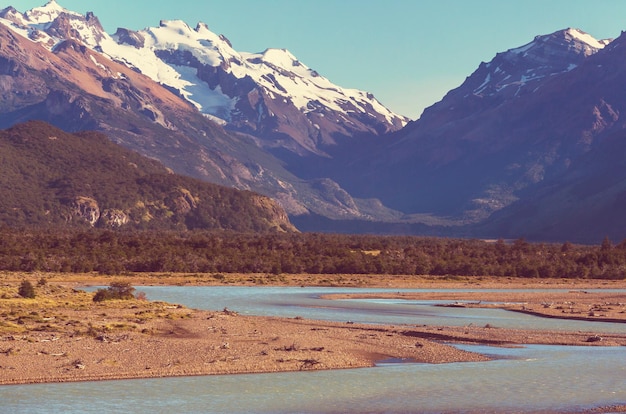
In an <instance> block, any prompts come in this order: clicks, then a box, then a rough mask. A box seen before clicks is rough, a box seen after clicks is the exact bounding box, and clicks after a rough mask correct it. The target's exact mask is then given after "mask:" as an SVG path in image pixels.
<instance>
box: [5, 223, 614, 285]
mask: <svg viewBox="0 0 626 414" xmlns="http://www.w3.org/2000/svg"><path fill="white" fill-rule="evenodd" d="M0 270H4V271H27V272H31V271H50V272H93V271H95V272H100V273H103V274H120V273H125V272H189V273H231V272H237V273H269V274H280V273H310V274H339V273H341V274H403V275H459V276H460V275H463V276H515V277H526V278H553V277H557V278H596V279H624V278H626V240H625V241H622V242H621V243H619V244H617V245H613V243H611V241H609V240H608V239H605V240H604V241H603V242H602V244H601V245H598V246H581V245H574V244H571V243H563V244H543V243H529V242H526V241H525V240H523V239H519V240H515V241H511V242H505V241H502V240H499V241H495V242H487V241H482V240H466V239H444V238H424V237H408V236H407V237H404V236H393V237H386V236H371V235H338V234H317V233H294V234H280V233H276V234H274V233H271V234H270V233H268V234H242V233H228V232H206V231H203V232H201V231H186V232H163V231H158V232H157V231H135V232H130V231H129V232H119V231H110V230H88V231H83V230H71V231H70V230H62V231H58V230H55V231H52V230H41V231H35V230H32V229H29V230H16V229H13V228H8V227H7V228H0Z"/></svg>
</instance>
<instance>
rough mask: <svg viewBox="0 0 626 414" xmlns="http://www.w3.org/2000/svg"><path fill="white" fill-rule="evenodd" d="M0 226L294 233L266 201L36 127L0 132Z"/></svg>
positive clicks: (101, 139)
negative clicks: (274, 231)
mask: <svg viewBox="0 0 626 414" xmlns="http://www.w3.org/2000/svg"><path fill="white" fill-rule="evenodd" d="M0 194H1V195H2V196H1V197H0V223H1V224H4V225H7V226H33V225H35V226H71V227H103V228H138V229H180V230H186V229H219V230H236V231H255V232H256V231H272V230H276V231H294V230H295V228H294V227H293V226H292V225H291V224H290V223H289V221H288V219H287V216H286V214H285V213H284V211H283V210H282V208H280V207H279V206H278V205H276V204H275V203H274V202H273V201H272V200H270V199H269V198H267V197H264V196H260V195H258V194H255V193H252V192H248V191H239V190H235V189H230V188H226V187H223V186H219V185H215V184H210V183H206V182H202V181H199V180H196V179H193V178H189V177H184V176H180V175H176V174H173V173H171V172H170V171H168V170H167V169H166V168H165V167H163V166H162V165H161V164H160V163H159V162H157V161H155V160H151V159H148V158H145V157H142V156H140V155H139V154H136V153H134V152H132V151H129V150H127V149H124V148H122V147H120V146H118V145H116V144H114V143H112V142H111V141H110V140H109V139H108V138H107V137H106V136H105V135H103V134H100V133H96V132H81V133H76V134H68V133H65V132H63V131H62V130H60V129H58V128H55V127H53V126H51V125H49V124H47V123H45V122H42V121H30V122H27V123H23V124H18V125H16V126H14V127H12V128H10V129H7V130H4V131H0Z"/></svg>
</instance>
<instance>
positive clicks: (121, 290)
mask: <svg viewBox="0 0 626 414" xmlns="http://www.w3.org/2000/svg"><path fill="white" fill-rule="evenodd" d="M134 291H135V288H134V287H132V286H131V284H130V283H129V282H112V283H111V284H110V285H109V287H108V288H106V289H98V290H97V291H96V293H95V295H94V296H93V301H94V302H102V301H105V300H113V299H121V300H129V299H134V298H135V296H134V295H133V292H134Z"/></svg>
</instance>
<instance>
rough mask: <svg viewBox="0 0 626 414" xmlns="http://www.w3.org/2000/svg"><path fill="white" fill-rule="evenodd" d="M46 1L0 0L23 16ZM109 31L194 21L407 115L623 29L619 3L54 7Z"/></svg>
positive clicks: (200, 2) (345, 0)
mask: <svg viewBox="0 0 626 414" xmlns="http://www.w3.org/2000/svg"><path fill="white" fill-rule="evenodd" d="M46 2H47V0H0V8H4V7H6V6H9V5H11V6H13V7H15V8H16V9H17V10H19V11H21V12H24V11H26V10H28V9H31V8H33V7H38V6H42V5H43V4H45V3H46ZM57 2H58V3H59V4H60V5H61V6H63V7H65V8H66V9H70V10H73V11H76V12H79V13H83V14H84V13H85V12H87V11H93V12H94V14H95V15H96V16H98V17H99V18H100V21H101V23H102V24H103V26H104V27H105V29H106V30H107V32H109V33H114V32H115V30H116V29H117V27H125V28H128V29H135V30H138V29H143V28H144V27H148V26H158V24H159V20H161V19H163V20H174V19H181V20H184V21H185V22H187V23H188V24H189V25H190V26H192V27H195V25H196V23H198V22H199V21H202V22H204V23H206V24H207V25H208V26H209V28H210V29H211V30H212V31H213V32H215V33H218V34H224V35H225V36H226V37H228V38H229V39H230V41H231V42H232V44H233V47H234V48H235V49H236V50H238V51H245V52H260V51H262V50H264V49H266V48H269V47H272V48H285V49H289V50H290V51H291V52H292V53H293V54H294V55H295V56H296V57H297V58H298V59H300V61H302V62H303V63H305V64H306V65H307V66H309V67H311V68H313V69H315V70H317V71H318V72H319V73H320V74H322V75H323V76H325V77H327V78H329V79H330V80H331V81H332V82H334V83H336V84H338V85H340V86H343V87H349V88H357V89H362V90H366V91H369V92H372V93H373V94H374V95H375V96H376V97H377V98H378V99H379V100H380V101H381V102H382V103H383V104H384V105H386V106H387V107H389V108H390V109H392V110H394V111H395V112H398V113H400V114H403V115H406V116H409V117H411V118H414V119H415V118H417V117H419V115H420V114H421V112H422V110H423V109H424V108H425V107H427V106H430V105H432V104H433V103H435V102H437V101H439V100H440V99H441V98H442V97H443V96H444V95H445V93H446V92H447V91H448V90H450V89H452V88H454V87H456V86H458V85H460V84H461V83H462V82H463V80H464V79H465V77H467V76H469V75H470V74H471V73H472V72H473V71H474V70H475V69H476V68H477V67H478V65H479V64H480V62H481V61H489V60H491V59H492V58H493V57H494V56H495V54H496V53H498V52H502V51H505V50H507V49H510V48H513V47H517V46H521V45H523V44H526V43H528V42H530V41H532V39H533V38H534V36H535V35H539V34H548V33H552V32H554V31H557V30H560V29H565V28H568V27H574V28H579V29H581V30H583V31H585V32H587V33H589V34H591V35H592V36H594V37H595V38H597V39H602V38H609V37H611V38H615V37H617V36H619V35H620V33H621V31H622V30H626V0H595V1H591V0H524V1H522V0H156V1H155V0H57Z"/></svg>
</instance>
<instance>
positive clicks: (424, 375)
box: [0, 346, 626, 413]
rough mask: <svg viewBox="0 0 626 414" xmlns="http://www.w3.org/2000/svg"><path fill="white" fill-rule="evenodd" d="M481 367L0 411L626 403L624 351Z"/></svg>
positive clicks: (320, 375)
mask: <svg viewBox="0 0 626 414" xmlns="http://www.w3.org/2000/svg"><path fill="white" fill-rule="evenodd" d="M466 348H467V349H471V350H476V351H481V352H483V351H484V352H488V353H492V354H498V355H499V356H500V357H507V359H500V360H495V361H490V362H479V363H453V364H443V365H429V364H389V365H383V366H380V367H376V368H366V369H357V370H339V371H318V372H293V373H277V374H254V375H231V376H205V377H184V378H159V379H149V380H120V381H104V382H84V383H65V384H36V385H25V386H23V385H19V386H3V387H0V401H2V407H1V408H0V410H1V411H2V412H7V413H9V412H10V413H23V412H28V413H84V412H107V413H122V412H124V413H126V412H154V413H166V412H185V413H344V412H358V413H382V412H385V413H406V412H423V413H440V412H465V413H471V412H481V413H486V412H500V413H501V412H518V413H524V412H538V411H541V412H545V411H554V412H568V411H577V410H581V409H585V408H591V407H595V406H603V405H610V404H618V403H623V402H625V401H626V367H625V366H624V364H623V363H619V362H620V361H622V362H623V361H624V360H625V358H626V348H624V347H619V348H617V347H616V348H593V349H592V348H589V347H558V346H529V347H526V348H519V349H501V348H488V347H475V346H468V347H466Z"/></svg>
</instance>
